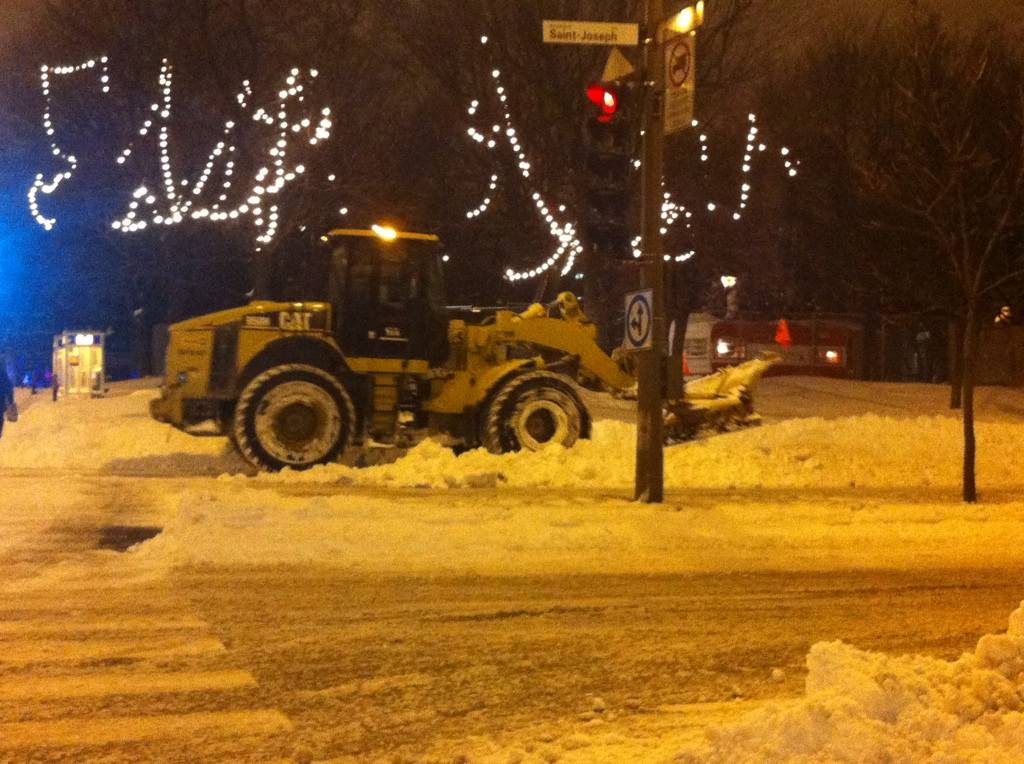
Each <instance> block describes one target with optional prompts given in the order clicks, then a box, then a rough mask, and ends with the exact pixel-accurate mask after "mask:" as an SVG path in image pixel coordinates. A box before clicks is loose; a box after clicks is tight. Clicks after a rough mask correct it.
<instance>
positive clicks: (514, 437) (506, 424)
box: [480, 371, 586, 454]
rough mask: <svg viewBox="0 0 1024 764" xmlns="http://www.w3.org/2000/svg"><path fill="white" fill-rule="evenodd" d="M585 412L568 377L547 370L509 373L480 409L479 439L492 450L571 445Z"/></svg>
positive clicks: (580, 428)
mask: <svg viewBox="0 0 1024 764" xmlns="http://www.w3.org/2000/svg"><path fill="white" fill-rule="evenodd" d="M585 417H586V412H585V409H584V407H583V402H582V401H581V400H580V399H579V397H578V396H577V395H576V391H575V390H573V388H572V385H571V384H570V383H569V381H568V380H566V379H565V378H563V377H561V376H560V375H558V374H552V373H551V372H548V371H534V372H529V373H526V374H522V375H520V376H517V377H513V378H512V379H511V380H509V381H508V382H507V383H506V384H505V385H504V387H502V388H501V389H500V390H499V391H498V393H497V394H496V395H495V396H494V397H493V398H492V399H491V401H490V403H489V404H488V405H487V407H486V408H485V410H484V416H483V419H482V422H481V433H480V441H481V443H482V444H483V446H484V448H486V449H487V450H488V451H490V452H491V453H494V454H503V453H507V452H509V451H519V450H521V449H526V450H527V451H539V450H540V449H542V448H545V447H547V446H550V445H556V444H557V445H560V446H564V447H566V448H568V447H570V446H572V445H573V444H574V443H575V442H576V441H577V440H578V439H579V437H580V435H581V433H582V431H583V429H584V421H585Z"/></svg>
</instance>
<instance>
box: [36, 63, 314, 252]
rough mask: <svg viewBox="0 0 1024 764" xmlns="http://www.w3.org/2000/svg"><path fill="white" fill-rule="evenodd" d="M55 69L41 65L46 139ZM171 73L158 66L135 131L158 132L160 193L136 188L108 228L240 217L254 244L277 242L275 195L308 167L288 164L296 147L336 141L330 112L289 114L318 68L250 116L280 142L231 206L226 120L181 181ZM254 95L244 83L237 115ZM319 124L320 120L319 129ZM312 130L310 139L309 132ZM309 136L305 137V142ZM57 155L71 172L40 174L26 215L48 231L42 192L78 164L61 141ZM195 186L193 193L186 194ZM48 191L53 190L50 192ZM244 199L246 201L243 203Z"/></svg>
mask: <svg viewBox="0 0 1024 764" xmlns="http://www.w3.org/2000/svg"><path fill="white" fill-rule="evenodd" d="M100 62H101V63H102V64H103V71H102V75H101V77H100V84H101V86H102V89H103V90H104V92H106V91H107V90H109V85H108V82H109V75H108V74H107V70H106V62H107V59H106V57H104V58H102V59H100ZM94 66H95V61H94V60H90V61H87V62H85V63H83V64H81V65H79V66H78V67H58V68H56V69H53V70H52V71H54V72H55V73H59V74H71V73H74V72H76V71H79V70H81V69H87V68H93V67H94ZM50 71H51V70H50V69H48V68H47V67H43V75H44V76H43V92H44V95H45V96H46V110H45V112H44V117H43V125H44V128H45V129H46V130H47V133H48V135H51V136H52V135H53V132H52V131H53V125H52V120H51V117H50V111H51V105H50V98H49V81H48V75H49V72H50ZM173 74H174V71H173V67H172V65H171V64H170V62H169V61H167V60H166V59H164V60H163V62H162V63H161V67H160V74H159V76H158V80H157V84H158V87H159V96H158V98H157V100H156V101H154V102H153V103H152V104H150V107H149V111H150V116H149V117H148V118H147V119H146V120H145V121H144V122H143V124H142V126H141V127H140V128H139V129H138V131H137V138H143V139H146V138H149V139H150V140H152V138H151V137H150V136H151V134H152V133H153V131H154V130H155V131H156V132H155V138H156V144H157V149H158V151H157V154H158V165H159V172H160V182H159V184H158V186H159V187H160V189H161V190H160V191H159V192H158V193H153V192H151V191H150V190H149V188H148V186H147V184H146V183H145V182H142V183H140V184H138V185H137V186H136V188H135V190H134V191H133V193H132V198H131V200H130V201H129V203H128V207H127V209H126V210H125V211H124V213H123V214H122V215H121V217H120V218H118V219H116V220H114V221H113V222H112V223H111V227H112V228H114V229H115V230H120V231H121V232H123V233H131V232H135V231H141V230H145V229H146V228H147V227H148V226H149V225H168V226H169V225H176V224H179V223H182V222H184V221H185V220H188V219H191V220H200V219H205V220H210V221H225V220H237V219H238V218H240V217H244V216H251V217H252V221H253V224H254V226H255V227H256V229H257V236H256V241H257V242H260V243H267V242H269V241H271V240H272V239H273V238H274V235H275V234H276V232H277V228H278V224H279V217H280V215H279V212H278V205H277V204H276V203H275V201H274V199H276V197H277V195H278V194H280V193H281V192H282V191H283V190H284V188H285V187H286V186H287V184H288V183H290V182H292V181H294V180H295V179H296V178H297V177H298V176H299V175H302V174H303V173H304V172H305V170H306V168H305V165H304V164H302V163H301V162H300V163H295V164H290V163H288V153H289V150H290V149H291V147H292V146H291V144H292V143H293V142H295V141H296V140H297V139H300V138H306V139H307V142H308V144H309V145H311V146H315V145H317V143H318V142H320V141H324V140H326V139H328V138H329V137H330V135H331V127H332V126H333V122H332V119H331V110H330V108H329V107H324V108H323V109H321V111H320V114H319V115H316V116H315V117H312V118H311V117H310V116H308V115H306V114H299V115H296V116H294V117H293V116H291V115H290V112H292V111H299V109H296V108H294V103H295V102H298V103H300V104H301V103H303V102H304V101H305V96H304V95H303V92H304V91H305V89H306V87H307V84H306V83H305V82H304V81H305V80H306V79H307V78H308V79H313V78H315V77H316V76H317V71H316V70H315V69H309V70H307V71H306V72H305V74H303V72H302V71H301V70H300V69H298V68H294V69H292V70H291V72H290V73H289V75H288V77H287V78H286V79H285V83H284V87H282V88H281V89H280V90H279V91H278V93H277V101H276V102H275V103H274V105H273V106H272V107H270V108H265V107H261V108H258V109H256V110H255V111H253V112H252V113H251V115H250V116H251V117H252V119H253V120H254V121H256V122H258V123H261V124H264V125H267V126H270V127H274V128H275V129H276V140H274V142H273V145H272V146H271V147H270V148H269V149H268V151H267V157H266V163H265V164H264V165H263V166H261V167H259V169H258V170H256V171H255V173H254V175H253V179H252V181H251V183H250V185H249V186H248V188H247V189H246V190H245V191H243V192H239V193H237V195H236V197H237V198H236V201H235V203H228V197H229V192H230V191H231V189H232V187H233V185H234V181H235V172H236V170H235V166H236V164H237V161H238V160H237V157H236V154H237V146H236V145H235V143H234V142H233V141H232V136H233V134H234V132H235V131H236V129H237V124H238V123H237V121H236V120H233V119H229V120H227V121H225V123H224V127H223V129H222V132H221V136H220V139H219V140H218V141H217V142H216V143H215V144H214V146H213V148H212V149H211V150H210V151H209V153H208V155H207V157H206V162H205V164H204V166H203V168H202V170H201V171H200V173H199V176H198V178H197V179H196V180H195V182H194V183H192V182H191V180H190V179H189V178H180V179H179V178H176V177H175V174H174V169H173V162H172V154H171V134H170V124H171V119H172V114H173V98H172V95H173V89H172V82H173ZM251 97H252V88H251V87H250V84H249V82H248V81H245V82H243V83H242V89H241V91H240V92H239V93H238V94H237V95H236V97H235V100H236V102H237V103H238V106H239V109H240V110H241V111H242V112H243V113H244V112H246V111H247V109H248V104H249V101H250V99H251ZM314 119H315V120H316V122H315V126H314ZM310 130H312V135H309V131H310ZM307 136H308V138H307ZM53 149H54V155H55V156H58V157H61V158H63V159H65V161H67V162H68V164H69V169H68V170H65V171H63V172H62V173H58V175H57V176H55V180H54V181H51V182H50V183H48V184H47V183H45V182H43V181H42V176H41V175H39V176H37V179H36V183H34V184H33V187H32V189H30V191H29V209H30V211H31V212H32V214H33V216H34V217H35V218H36V220H37V221H38V222H39V223H40V225H42V226H43V227H44V228H46V229H47V230H49V229H50V228H52V227H53V225H54V223H55V220H54V219H51V218H46V217H45V216H43V215H42V214H41V213H40V212H39V209H38V206H37V204H36V195H37V193H38V191H39V190H42V191H43V192H44V193H52V191H53V190H56V187H57V186H59V184H60V181H61V180H63V179H65V178H66V177H69V176H70V171H71V170H73V169H74V167H75V165H76V164H77V160H76V159H75V158H74V157H73V156H70V155H65V154H64V153H63V152H62V151H61V150H60V149H59V147H57V146H56V143H55V142H54V143H53ZM135 149H136V146H135V144H134V143H132V144H129V145H128V146H127V147H125V148H124V149H122V150H121V151H120V152H119V153H118V154H117V156H116V157H115V160H114V161H115V163H116V164H117V165H121V166H123V165H125V164H126V163H127V162H128V160H129V158H130V157H132V155H133V152H135ZM215 171H219V178H220V179H221V180H220V186H219V189H218V191H219V193H218V195H217V197H216V200H214V201H212V203H205V201H204V198H205V194H204V192H205V191H206V189H207V186H208V185H209V183H210V181H211V179H212V178H213V175H214V172H215ZM189 187H190V192H187V193H186V191H185V189H188V188H189ZM47 189H49V190H47ZM238 199H241V201H238Z"/></svg>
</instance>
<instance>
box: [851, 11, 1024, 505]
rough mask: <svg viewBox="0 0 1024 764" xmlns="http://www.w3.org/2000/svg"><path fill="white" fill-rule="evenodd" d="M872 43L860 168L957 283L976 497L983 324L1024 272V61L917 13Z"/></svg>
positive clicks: (900, 227)
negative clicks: (870, 118)
mask: <svg viewBox="0 0 1024 764" xmlns="http://www.w3.org/2000/svg"><path fill="white" fill-rule="evenodd" d="M875 43H876V44H877V45H878V46H879V47H878V48H876V49H875V52H876V61H875V65H874V66H873V67H872V72H873V76H871V77H869V78H868V79H867V81H866V82H865V83H864V85H865V91H864V97H865V98H866V99H868V101H869V102H870V103H872V106H871V107H869V112H870V113H872V114H874V115H876V116H877V115H882V116H884V119H883V120H879V121H878V122H877V123H876V125H875V127H876V129H875V130H874V131H872V132H871V135H872V145H871V146H870V148H869V149H868V150H865V151H861V152H858V154H857V155H856V157H855V160H854V161H855V167H856V170H857V173H858V176H859V180H860V182H861V185H862V189H863V191H864V192H865V193H866V194H867V195H869V196H870V197H872V198H874V199H875V200H877V201H879V202H881V203H883V204H884V205H885V207H886V208H887V211H888V214H887V215H886V216H885V220H884V224H885V225H886V226H887V227H888V228H889V229H891V230H896V231H902V232H907V233H910V234H913V235H916V236H917V237H919V238H920V240H922V241H923V242H926V243H927V246H928V248H930V249H931V251H932V252H934V254H935V255H936V258H935V259H934V266H935V267H936V268H940V269H942V270H943V271H944V272H945V274H946V276H947V278H948V279H949V282H950V284H952V285H953V287H954V288H955V294H956V298H957V302H958V306H957V307H958V308H959V312H960V316H961V317H962V321H963V333H962V338H961V339H962V341H961V343H960V346H959V347H958V348H957V353H958V355H959V357H960V363H961V368H962V375H961V378H960V379H959V380H955V381H954V384H955V385H957V386H959V387H960V389H961V390H962V402H963V436H964V454H963V456H964V458H963V498H964V501H967V502H974V501H976V500H977V497H978V492H977V485H976V476H975V452H976V441H975V432H974V387H975V379H976V365H977V348H978V337H979V332H980V329H981V327H982V325H983V324H984V323H985V321H986V315H985V313H984V311H985V308H986V306H987V304H988V301H989V300H990V299H991V296H992V294H993V292H994V291H995V290H997V289H999V288H1000V287H1002V286H1004V285H1006V284H1008V283H1010V282H1013V281H1015V280H1019V279H1021V277H1022V276H1024V259H1022V256H1021V253H1020V251H1019V249H1018V248H1017V247H1016V246H1015V245H1016V237H1018V236H1019V235H1020V233H1021V230H1022V227H1024V89H1022V86H1021V82H1022V81H1024V64H1022V62H1021V61H1020V59H1019V58H1018V57H1017V54H1016V53H1015V51H1014V50H1013V49H1012V47H1011V46H1010V45H1009V44H1008V43H1007V42H1006V41H1005V40H1004V39H1003V38H1001V37H1000V36H999V35H998V34H997V33H996V32H995V31H994V30H991V29H988V30H983V31H981V32H979V33H978V34H977V35H975V36H974V37H973V38H972V39H970V40H966V41H963V40H958V39H956V38H954V37H952V36H951V35H950V34H949V33H948V32H946V31H945V30H944V29H943V27H942V26H941V25H940V23H939V21H938V20H937V19H935V18H921V17H915V18H914V20H913V23H912V25H911V26H910V27H909V28H908V29H907V30H905V31H903V32H900V33H895V32H890V33H886V34H885V35H882V36H880V37H879V38H877V39H876V41H875ZM866 148H867V147H866Z"/></svg>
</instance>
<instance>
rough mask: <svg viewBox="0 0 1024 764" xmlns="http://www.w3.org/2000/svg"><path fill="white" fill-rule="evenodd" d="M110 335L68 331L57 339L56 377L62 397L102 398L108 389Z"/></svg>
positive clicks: (56, 337)
mask: <svg viewBox="0 0 1024 764" xmlns="http://www.w3.org/2000/svg"><path fill="white" fill-rule="evenodd" d="M105 340H106V332H97V331H81V330H80V331H73V332H72V331H65V332H62V333H61V334H57V335H54V338H53V374H54V376H55V377H56V378H57V383H58V384H59V385H60V394H61V395H90V396H100V395H103V392H104V390H105V388H106V382H107V379H106V376H107V375H106V369H105V367H104V358H103V347H104V344H105Z"/></svg>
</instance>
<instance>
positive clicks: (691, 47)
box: [665, 32, 697, 135]
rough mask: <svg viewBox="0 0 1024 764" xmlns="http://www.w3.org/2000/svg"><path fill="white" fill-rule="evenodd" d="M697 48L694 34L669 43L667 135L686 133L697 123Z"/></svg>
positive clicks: (666, 78)
mask: <svg viewBox="0 0 1024 764" xmlns="http://www.w3.org/2000/svg"><path fill="white" fill-rule="evenodd" d="M696 45H697V36H696V35H695V34H693V33H692V32H691V33H690V34H681V35H675V36H674V37H669V38H668V40H666V41H665V135H671V134H672V133H676V132H679V131H680V130H685V129H686V128H688V127H690V126H691V124H692V122H693V91H694V84H695V76H694V75H695V73H696V69H697V48H696Z"/></svg>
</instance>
